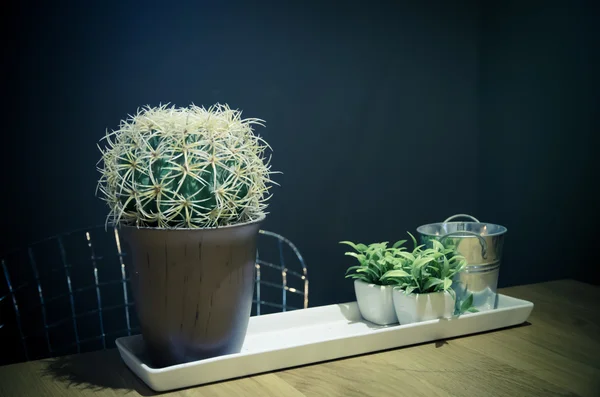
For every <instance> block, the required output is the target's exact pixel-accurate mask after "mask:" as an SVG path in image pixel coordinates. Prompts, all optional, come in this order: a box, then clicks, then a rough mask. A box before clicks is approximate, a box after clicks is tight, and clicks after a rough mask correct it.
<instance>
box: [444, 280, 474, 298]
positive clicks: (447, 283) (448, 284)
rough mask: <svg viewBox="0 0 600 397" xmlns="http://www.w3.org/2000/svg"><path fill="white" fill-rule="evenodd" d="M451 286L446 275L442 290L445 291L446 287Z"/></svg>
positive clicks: (450, 281)
mask: <svg viewBox="0 0 600 397" xmlns="http://www.w3.org/2000/svg"><path fill="white" fill-rule="evenodd" d="M451 286H452V280H451V279H449V278H448V277H446V278H445V279H444V291H447V290H448V288H450V287H451ZM471 298H472V296H471Z"/></svg>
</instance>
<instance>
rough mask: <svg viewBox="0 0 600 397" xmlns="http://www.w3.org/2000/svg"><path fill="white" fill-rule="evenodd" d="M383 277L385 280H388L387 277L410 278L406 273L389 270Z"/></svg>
mask: <svg viewBox="0 0 600 397" xmlns="http://www.w3.org/2000/svg"><path fill="white" fill-rule="evenodd" d="M383 277H385V278H389V277H410V274H408V273H407V272H405V271H404V270H399V269H398V270H390V271H388V272H386V273H385V274H384V275H383Z"/></svg>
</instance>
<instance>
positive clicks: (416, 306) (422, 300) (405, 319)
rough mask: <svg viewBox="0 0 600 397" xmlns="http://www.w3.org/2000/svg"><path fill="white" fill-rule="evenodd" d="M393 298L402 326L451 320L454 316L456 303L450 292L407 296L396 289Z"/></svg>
mask: <svg viewBox="0 0 600 397" xmlns="http://www.w3.org/2000/svg"><path fill="white" fill-rule="evenodd" d="M392 297H393V302H394V309H395V311H396V316H397V317H398V321H399V322H400V324H401V325H404V324H411V323H418V322H421V321H427V320H435V319H438V318H450V317H452V315H453V314H454V303H455V301H454V298H452V295H450V294H449V293H448V292H431V293H428V294H409V295H407V294H406V293H405V292H404V291H403V290H400V289H394V290H393V292H392Z"/></svg>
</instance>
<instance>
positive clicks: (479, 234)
mask: <svg viewBox="0 0 600 397" xmlns="http://www.w3.org/2000/svg"><path fill="white" fill-rule="evenodd" d="M455 218H470V219H471V220H472V222H471V221H469V222H456V221H455V222H450V221H451V220H452V219H455ZM417 232H418V233H419V237H420V241H421V244H425V245H426V246H427V247H431V246H432V243H431V240H433V239H435V240H438V241H439V242H441V243H443V244H444V245H445V246H447V247H454V248H456V249H457V251H458V252H459V253H460V254H461V255H462V256H464V257H465V259H466V260H467V266H466V268H465V270H463V271H462V272H460V273H459V274H458V275H457V276H456V277H455V279H454V280H453V284H452V288H453V289H454V290H455V291H456V298H457V301H459V302H462V301H463V300H464V299H466V298H467V297H468V296H469V295H470V294H473V306H474V307H475V308H476V309H478V310H480V311H484V310H490V309H495V308H496V307H497V303H498V302H497V294H496V290H497V286H498V276H499V274H500V262H501V259H502V246H503V245H504V235H505V234H506V228H505V227H504V226H500V225H494V224H492V223H482V222H479V221H478V220H477V219H476V218H475V217H473V216H471V215H467V214H458V215H453V216H451V217H449V218H448V219H446V220H445V221H444V222H442V223H431V224H428V225H422V226H419V227H418V228H417Z"/></svg>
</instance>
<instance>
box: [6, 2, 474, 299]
mask: <svg viewBox="0 0 600 397" xmlns="http://www.w3.org/2000/svg"><path fill="white" fill-rule="evenodd" d="M323 3H327V2H323ZM323 3H316V2H314V3H308V2H303V3H301V4H300V3H299V4H295V5H294V4H288V3H286V5H285V6H273V5H271V6H263V7H261V6H258V5H255V4H254V3H252V4H251V3H250V2H242V1H240V2H202V1H200V2H190V4H189V5H185V6H183V5H177V4H171V3H169V4H167V3H165V2H153V1H149V2H143V3H142V2H139V3H138V4H134V3H133V2H117V1H104V2H95V3H88V2H83V3H82V2H75V1H70V2H66V3H65V2H63V3H61V4H60V5H58V3H55V4H53V5H51V6H50V5H37V6H30V7H28V8H26V9H25V8H24V7H25V6H23V5H22V6H21V7H23V9H22V10H20V11H19V10H16V11H12V12H13V14H12V15H9V16H6V17H5V18H7V19H8V18H10V19H11V21H12V22H13V23H14V28H12V29H8V28H5V30H6V37H9V38H10V39H11V43H12V44H11V49H10V51H11V54H10V57H9V59H8V60H7V63H6V66H7V68H8V70H9V71H10V79H9V82H8V84H10V86H9V88H10V89H11V92H12V94H11V97H10V98H14V100H11V101H10V104H9V105H10V106H9V107H7V108H6V109H8V110H7V115H8V116H7V117H4V120H7V121H8V123H9V124H8V125H10V127H9V129H8V131H12V133H11V134H10V135H11V139H12V142H11V145H12V146H11V147H5V148H4V150H5V152H6V153H7V155H5V156H4V157H3V158H2V159H1V161H2V168H3V169H5V170H7V169H9V170H11V171H10V172H8V173H6V174H7V178H8V179H7V180H6V182H5V184H4V186H3V189H6V192H7V193H5V194H3V195H2V200H3V204H2V205H3V207H5V208H7V207H10V208H11V210H10V211H7V213H6V218H5V223H4V225H5V230H10V233H9V234H8V236H6V238H4V239H3V241H2V244H3V246H2V249H3V251H6V250H7V249H10V248H14V247H19V246H22V245H24V244H25V243H26V242H29V241H34V240H36V239H39V238H42V237H46V236H49V235H52V234H56V233H60V232H63V231H67V230H70V229H74V228H78V227H82V226H87V225H90V224H98V223H103V221H104V216H105V214H106V208H105V206H104V204H103V203H102V202H101V201H100V200H99V199H97V198H95V197H94V189H95V183H96V179H97V177H98V174H97V172H96V171H95V164H96V161H97V160H98V158H99V153H98V151H97V148H96V142H97V141H98V140H99V139H100V138H101V137H102V136H103V134H104V131H105V129H107V128H108V129H111V128H115V127H116V126H117V125H118V123H119V120H120V119H121V118H123V117H125V116H126V115H127V114H128V113H131V112H135V110H136V108H137V107H138V106H142V105H145V104H148V103H149V104H152V105H156V104H158V103H159V102H171V103H174V104H176V105H180V106H185V105H187V104H189V103H191V102H194V103H196V104H199V105H207V106H208V105H210V104H212V103H214V102H216V101H221V102H227V103H229V104H230V105H231V106H232V107H236V108H240V109H243V110H244V115H245V116H247V117H259V118H262V119H264V120H266V121H267V128H265V129H260V130H259V131H258V132H259V133H261V134H262V135H263V136H264V137H265V138H266V139H267V140H268V142H269V143H270V144H271V145H272V146H273V148H274V155H273V167H274V169H277V170H280V171H282V172H283V175H281V176H279V177H278V178H277V181H278V182H279V183H280V184H281V185H282V186H281V188H275V189H274V191H273V193H274V198H273V200H272V204H271V207H270V215H269V219H268V221H267V223H266V224H265V228H267V229H269V230H273V231H276V232H278V233H281V234H283V235H285V236H287V237H289V238H290V239H291V240H292V241H294V242H295V243H296V244H297V246H298V247H299V248H300V250H301V251H302V252H303V254H304V255H305V259H306V261H307V264H308V266H309V270H310V276H311V277H310V280H311V295H310V298H311V304H312V305H318V304H325V303H331V302H336V301H337V302H339V301H344V300H350V299H353V290H352V286H351V282H350V281H348V280H344V279H343V275H344V270H345V268H346V266H347V265H348V261H347V259H346V258H345V257H344V256H343V255H342V254H343V252H344V249H343V247H341V246H339V245H338V244H337V242H338V241H340V240H345V239H350V240H358V241H365V242H374V241H379V240H394V241H395V240H396V239H399V238H401V237H403V236H404V235H405V231H406V230H414V229H415V228H416V227H417V226H419V225H420V224H423V223H427V222H434V221H441V220H443V219H444V218H445V217H447V216H449V215H450V214H453V213H457V212H474V211H475V210H476V203H477V194H478V191H479V190H478V188H477V184H478V179H477V173H476V167H477V161H478V149H477V148H478V140H479V135H478V131H477V119H476V117H475V115H476V110H477V77H478V41H477V29H478V18H477V16H478V9H477V7H476V3H475V2H472V1H461V2H445V1H429V2H400V3H403V4H400V5H392V4H389V3H394V2H377V1H375V2H372V1H371V2H362V3H354V2H351V3H352V5H348V4H347V3H346V2H340V3H338V4H333V3H329V4H323ZM396 3H398V2H396ZM90 4H95V5H90Z"/></svg>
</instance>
